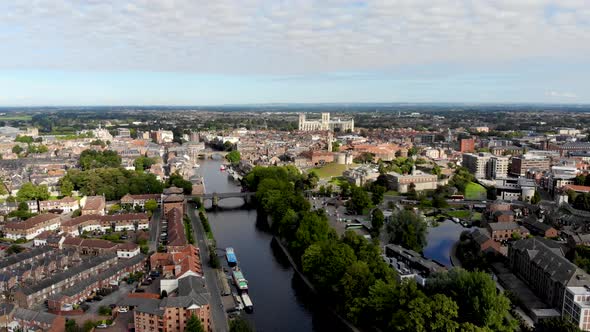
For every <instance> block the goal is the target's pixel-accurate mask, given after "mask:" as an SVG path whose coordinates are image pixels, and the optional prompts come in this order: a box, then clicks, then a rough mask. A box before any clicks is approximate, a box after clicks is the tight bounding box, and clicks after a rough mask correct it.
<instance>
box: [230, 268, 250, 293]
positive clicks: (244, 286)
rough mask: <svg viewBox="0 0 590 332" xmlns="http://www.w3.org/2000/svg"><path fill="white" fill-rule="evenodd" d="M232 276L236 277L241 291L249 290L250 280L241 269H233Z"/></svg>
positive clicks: (237, 285)
mask: <svg viewBox="0 0 590 332" xmlns="http://www.w3.org/2000/svg"><path fill="white" fill-rule="evenodd" d="M232 277H233V279H234V283H235V284H236V287H237V288H238V290H240V291H247V290H248V280H246V278H244V274H243V273H242V271H240V270H234V271H232Z"/></svg>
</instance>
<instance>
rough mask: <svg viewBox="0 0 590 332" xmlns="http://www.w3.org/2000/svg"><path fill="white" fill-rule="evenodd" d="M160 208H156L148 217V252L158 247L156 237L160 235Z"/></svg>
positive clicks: (154, 250)
mask: <svg viewBox="0 0 590 332" xmlns="http://www.w3.org/2000/svg"><path fill="white" fill-rule="evenodd" d="M161 213H162V209H157V210H156V211H154V214H153V215H152V219H150V252H156V250H157V249H158V237H159V235H160V217H161Z"/></svg>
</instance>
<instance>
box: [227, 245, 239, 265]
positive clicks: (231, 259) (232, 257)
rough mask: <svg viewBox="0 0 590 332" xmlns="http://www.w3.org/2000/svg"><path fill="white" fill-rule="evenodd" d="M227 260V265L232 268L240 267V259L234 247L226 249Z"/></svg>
mask: <svg viewBox="0 0 590 332" xmlns="http://www.w3.org/2000/svg"><path fill="white" fill-rule="evenodd" d="M225 259H227V265H229V266H230V267H234V266H236V265H238V258H237V257H236V253H235V252H234V248H232V247H227V248H225Z"/></svg>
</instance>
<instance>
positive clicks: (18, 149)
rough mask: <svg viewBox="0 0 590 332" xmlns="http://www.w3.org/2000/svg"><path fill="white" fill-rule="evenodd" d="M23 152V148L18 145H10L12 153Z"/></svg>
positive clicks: (18, 153)
mask: <svg viewBox="0 0 590 332" xmlns="http://www.w3.org/2000/svg"><path fill="white" fill-rule="evenodd" d="M22 152H23V148H22V147H21V146H20V145H15V146H13V147H12V153H15V154H17V155H20V154H21V153H22Z"/></svg>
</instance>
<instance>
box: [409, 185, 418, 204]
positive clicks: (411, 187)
mask: <svg viewBox="0 0 590 332" xmlns="http://www.w3.org/2000/svg"><path fill="white" fill-rule="evenodd" d="M406 196H407V197H408V199H411V200H417V199H418V193H417V192H416V185H415V184H414V182H412V183H410V185H409V186H408V192H407V193H406Z"/></svg>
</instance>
